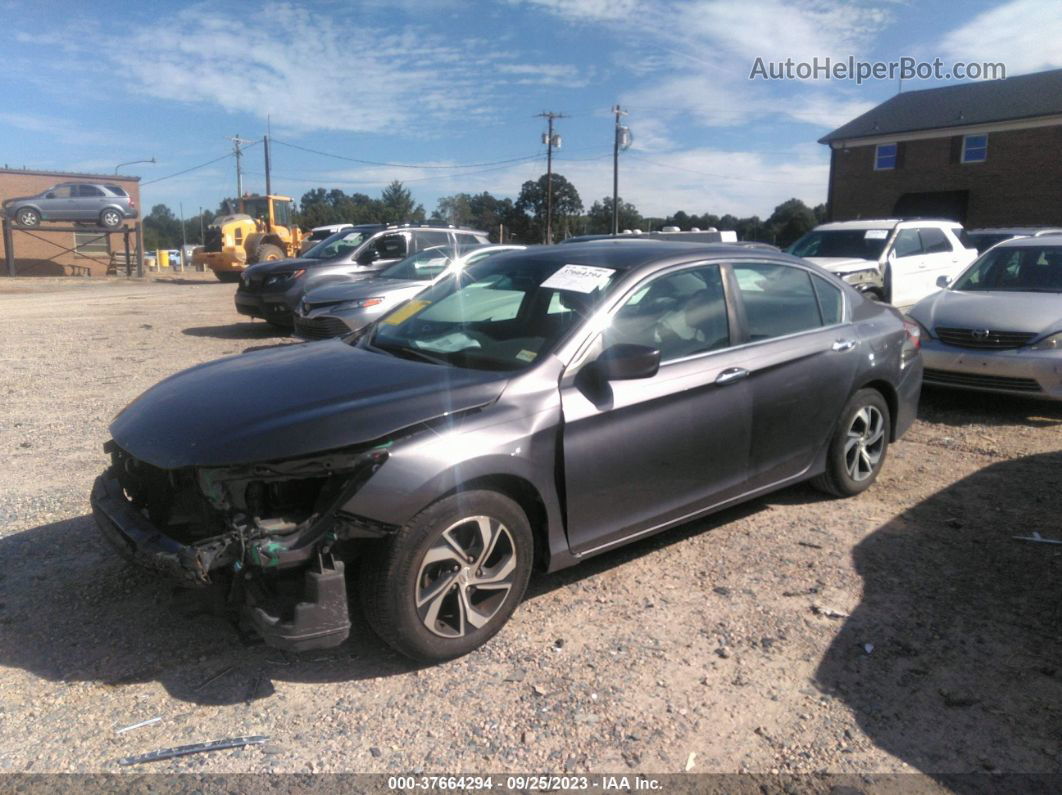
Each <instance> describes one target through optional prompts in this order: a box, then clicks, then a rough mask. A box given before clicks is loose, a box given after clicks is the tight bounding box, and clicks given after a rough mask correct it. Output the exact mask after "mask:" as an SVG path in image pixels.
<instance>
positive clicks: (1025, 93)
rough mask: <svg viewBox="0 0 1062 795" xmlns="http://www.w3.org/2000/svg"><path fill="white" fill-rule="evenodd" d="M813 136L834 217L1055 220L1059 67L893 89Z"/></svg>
mask: <svg viewBox="0 0 1062 795" xmlns="http://www.w3.org/2000/svg"><path fill="white" fill-rule="evenodd" d="M819 143H822V144H827V145H828V146H829V147H830V183H829V191H828V199H827V207H828V214H829V218H830V220H832V221H848V220H853V219H858V218H894V217H916V216H923V217H926V216H931V217H945V218H951V219H954V220H956V221H959V222H961V223H963V224H964V225H965V226H966V227H967V228H976V227H990V226H1047V225H1050V226H1058V225H1060V224H1062V69H1054V70H1051V71H1048V72H1037V73H1034V74H1028V75H1020V76H1018V77H1010V78H1007V79H1006V80H992V81H984V82H978V83H963V84H961V85H954V86H945V87H943V88H930V89H926V90H923V91H910V92H904V93H901V94H897V95H896V96H894V97H892V98H891V99H889V100H887V101H885V102H883V103H881V104H880V105H878V106H877V107H876V108H874V109H872V110H870V111H867V112H866V113H864V114H863V115H862V116H859V117H858V118H855V119H853V120H852V121H850V122H848V123H847V124H845V125H843V126H841V127H838V128H837V129H836V130H834V131H833V132H831V133H830V134H829V135H826V136H825V137H823V138H820V139H819Z"/></svg>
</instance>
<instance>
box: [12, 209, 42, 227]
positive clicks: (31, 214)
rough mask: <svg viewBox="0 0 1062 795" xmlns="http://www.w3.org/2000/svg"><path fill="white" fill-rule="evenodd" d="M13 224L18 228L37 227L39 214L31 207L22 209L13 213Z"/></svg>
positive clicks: (39, 221)
mask: <svg viewBox="0 0 1062 795" xmlns="http://www.w3.org/2000/svg"><path fill="white" fill-rule="evenodd" d="M15 223H17V224H18V225H19V226H39V225H40V223H41V214H40V213H39V212H37V210H35V209H33V208H32V207H23V208H21V209H20V210H19V211H18V212H16V213H15Z"/></svg>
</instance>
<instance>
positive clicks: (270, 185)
mask: <svg viewBox="0 0 1062 795" xmlns="http://www.w3.org/2000/svg"><path fill="white" fill-rule="evenodd" d="M271 132H272V129H271V127H270V124H269V116H268V115H267V116H266V134H265V135H264V136H263V137H262V143H264V144H265V147H264V148H265V178H266V196H271V195H273V183H272V181H271V180H270V178H269V134H270V133H271ZM270 215H272V213H270Z"/></svg>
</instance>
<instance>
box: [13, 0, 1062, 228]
mask: <svg viewBox="0 0 1062 795" xmlns="http://www.w3.org/2000/svg"><path fill="white" fill-rule="evenodd" d="M104 7H105V8H106V13H105V14H100V13H99V9H101V8H104ZM27 8H28V7H27V6H26V5H25V3H24V2H21V0H20V1H19V2H13V1H12V0H0V10H2V11H3V17H4V19H5V21H6V23H7V24H6V27H5V28H4V30H3V31H2V32H0V46H2V48H3V52H4V54H5V55H4V61H5V68H4V74H3V77H2V78H0V81H2V82H0V86H2V96H3V102H2V103H0V140H2V141H3V147H2V154H0V162H2V163H7V164H8V165H10V166H15V167H19V166H22V165H25V166H27V167H30V168H40V169H61V170H74V171H82V170H84V171H91V172H104V173H110V172H113V170H114V166H115V165H116V164H117V163H120V162H122V161H128V160H136V159H140V158H149V157H152V156H154V157H156V158H157V160H158V163H157V164H156V165H137V166H132V167H129V168H127V169H125V173H134V174H139V175H140V176H141V177H142V178H143V180H144V182H145V184H144V186H143V188H142V202H143V204H144V205H145V206H146V207H150V206H152V205H153V204H156V203H159V202H162V203H165V204H168V205H170V206H171V207H172V208H173V209H174V210H175V211H176V210H177V207H178V203H180V202H183V205H184V212H185V215H187V216H190V215H192V214H193V213H194V212H196V210H197V209H198V207H200V206H203V207H208V208H214V207H216V205H217V203H218V201H219V200H220V199H221V198H223V197H224V196H228V195H232V194H233V193H234V192H235V167H234V163H233V160H232V158H225V159H223V160H221V161H219V162H217V163H214V164H212V165H208V166H206V167H203V168H200V169H197V170H194V171H191V172H189V173H187V174H184V175H181V176H175V177H172V178H167V179H160V178H163V177H168V175H171V174H175V173H176V172H180V171H182V170H184V169H188V168H191V167H193V166H196V165H198V164H201V163H204V162H206V161H208V160H212V159H214V158H223V157H224V156H225V154H226V152H228V151H230V150H231V144H230V142H229V141H228V138H229V137H230V136H233V135H235V134H237V133H239V134H240V135H241V136H242V137H244V138H249V139H254V138H259V137H260V136H261V135H262V133H264V132H265V129H266V117H267V115H268V116H269V117H270V119H271V124H272V134H273V138H274V140H275V144H274V146H273V150H272V154H273V175H274V177H273V186H274V191H275V192H284V193H287V194H288V195H291V196H294V197H295V198H296V199H297V198H298V197H300V196H301V195H302V194H303V193H304V192H305V191H307V190H309V189H311V188H313V187H317V186H323V187H326V188H332V187H338V188H342V189H343V190H346V191H348V192H350V191H361V192H364V193H368V194H369V195H372V196H376V195H378V194H379V192H380V189H381V188H382V187H383V185H385V184H386V183H388V182H389V181H391V180H392V179H400V180H402V181H403V182H405V183H406V184H407V186H408V187H409V188H410V189H411V190H412V191H413V193H414V195H415V197H416V198H417V200H418V201H420V202H421V203H423V204H424V206H425V208H426V209H428V210H429V211H430V210H432V209H433V208H434V207H435V203H436V200H437V199H438V198H439V197H440V196H444V195H447V194H450V193H454V192H457V191H469V192H479V191H483V190H487V191H490V192H492V193H494V194H496V195H502V196H511V197H515V196H516V194H517V193H518V192H519V189H520V185H521V184H522V183H523V182H524V181H525V180H527V179H533V178H535V177H537V176H538V175H539V174H541V173H543V172H544V171H545V149H544V146H543V145H542V144H541V143H540V136H541V133H542V131H543V130H544V122H543V120H542V119H539V118H536V117H535V114H536V113H539V112H541V111H543V110H552V111H557V112H563V113H566V114H568V115H569V118H566V119H563V120H561V121H559V122H558V124H557V129H558V131H559V132H560V133H561V135H562V136H563V139H564V143H563V147H562V148H561V150H560V151H559V152H557V156H556V160H555V164H556V170H557V171H558V172H559V173H562V174H564V175H565V176H566V177H568V178H569V179H570V180H571V181H572V182H573V183H574V184H575V186H576V188H577V189H578V190H579V192H580V194H581V196H582V198H583V201H584V203H585V204H586V205H587V206H589V205H590V203H591V202H592V201H593V200H594V199H599V198H601V197H602V196H605V195H610V194H611V190H612V171H611V168H612V162H611V136H612V117H611V115H610V113H609V108H610V107H611V105H612V104H613V103H615V102H617V101H618V102H619V103H620V104H621V105H622V106H623V107H624V108H625V109H627V110H628V111H629V116H627V117H626V119H625V122H626V123H627V124H629V125H630V127H631V129H632V131H633V133H634V145H633V147H632V148H631V150H630V151H629V152H626V153H624V154H622V155H621V163H620V193H621V195H622V196H623V197H624V199H625V200H627V201H632V202H634V203H635V204H636V205H637V206H638V208H639V210H641V211H642V212H643V213H644V214H652V215H664V214H667V213H670V212H674V211H676V210H679V209H682V210H686V211H687V212H696V213H703V212H714V213H717V214H722V213H726V212H730V213H734V214H736V215H751V214H759V215H761V216H766V215H768V214H769V213H770V212H771V209H772V208H773V207H774V206H775V205H776V204H778V203H779V202H781V201H783V200H785V199H787V198H789V197H791V196H796V197H799V198H801V199H803V200H804V201H806V202H808V203H809V204H816V203H818V202H821V201H824V200H825V197H826V175H827V164H828V153H827V151H826V148H825V147H823V146H821V145H819V144H817V143H816V142H815V141H816V139H818V138H819V137H820V136H822V135H823V134H824V133H826V132H828V131H829V130H831V129H832V128H834V127H836V126H838V125H839V124H841V123H843V122H844V121H847V120H848V119H850V118H852V117H853V116H855V115H857V114H859V113H861V112H863V111H864V110H867V109H869V108H870V107H872V106H873V105H875V104H877V103H878V102H880V101H882V100H884V99H886V98H888V97H889V96H891V95H892V94H894V93H895V92H896V90H897V84H896V82H895V81H871V82H868V83H864V84H863V85H861V86H858V85H856V84H855V83H854V82H838V81H828V82H827V81H799V80H795V81H786V82H771V83H767V82H764V81H762V80H761V81H750V80H749V79H748V76H749V72H750V70H751V67H752V64H753V62H754V60H755V58H756V57H757V56H759V57H763V58H764V59H766V60H783V59H785V58H786V57H792V58H794V59H797V60H805V59H810V58H812V57H814V56H818V57H820V58H822V57H825V56H831V57H833V58H846V57H847V56H849V55H853V56H855V57H856V58H860V59H866V60H892V59H896V58H899V57H901V56H905V55H907V56H913V57H916V58H925V59H932V58H934V57H940V58H942V59H943V60H944V61H945V63H949V62H952V61H955V60H965V61H975V60H976V61H986V60H987V61H1001V62H1003V63H1005V64H1006V66H1007V73H1008V74H1012V75H1013V74H1021V73H1026V72H1030V71H1037V70H1040V69H1046V68H1053V67H1059V66H1062V48H1060V47H1059V46H1058V42H1059V41H1062V14H1060V13H1059V5H1058V2H1057V0H1010V2H1003V3H999V2H996V3H991V2H965V3H961V4H959V3H954V2H918V1H917V0H911V1H910V2H904V1H903V0H874V2H859V1H858V0H853V1H851V2H826V0H790V1H789V2H781V0H686V1H685V2H681V1H678V0H644V1H642V0H580V1H575V0H498V2H476V3H473V2H459V0H386V1H385V0H366V1H364V2H332V1H330V0H318V2H300V3H288V2H263V3H261V4H248V3H227V2H224V1H223V0H213V1H212V2H208V3H190V2H165V1H164V0H153V2H150V3H144V2H137V3H122V2H109V3H106V4H103V5H101V4H98V3H84V2H65V3H63V2H49V0H42V2H38V3H36V4H34V5H33V6H32V10H31V11H27ZM931 85H934V84H933V83H906V84H905V85H904V90H913V89H915V88H922V87H930V86H931ZM295 147H302V149H298V148H295ZM304 149H315V150H319V151H321V152H326V153H332V154H335V155H341V156H345V157H349V158H355V159H360V160H366V161H376V162H382V163H396V164H408V165H410V166H415V167H399V166H393V165H388V166H376V165H369V164H365V163H357V162H352V161H350V160H341V159H338V158H335V157H325V156H322V155H318V154H313V153H310V152H306V151H303V150H304ZM506 160H510V161H513V162H507V163H504V162H502V163H500V162H498V161H506ZM244 162H245V169H246V172H247V174H246V178H245V183H244V186H245V190H251V191H257V190H261V189H262V188H263V187H264V176H263V165H262V148H261V147H260V146H257V147H253V148H251V149H250V150H249V151H248V152H247V156H246V157H245V161H244ZM483 163H488V164H492V165H473V164H483ZM152 180H159V181H157V182H151V181H152ZM149 183H150V184H149Z"/></svg>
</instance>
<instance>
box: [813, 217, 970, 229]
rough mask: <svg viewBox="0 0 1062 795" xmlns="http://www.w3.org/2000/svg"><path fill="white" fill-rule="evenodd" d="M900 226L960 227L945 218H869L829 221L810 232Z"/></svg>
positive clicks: (956, 222)
mask: <svg viewBox="0 0 1062 795" xmlns="http://www.w3.org/2000/svg"><path fill="white" fill-rule="evenodd" d="M900 224H916V225H918V226H934V225H939V226H947V227H950V228H953V229H959V228H961V227H962V224H960V223H959V222H958V221H950V220H948V219H947V218H871V219H867V220H862V219H861V220H858V221H831V222H830V223H828V224H819V225H818V226H816V227H815V229H814V230H812V231H819V230H823V231H833V230H843V229H853V230H857V229H883V228H886V229H892V228H894V227H896V226H899V225H900Z"/></svg>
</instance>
